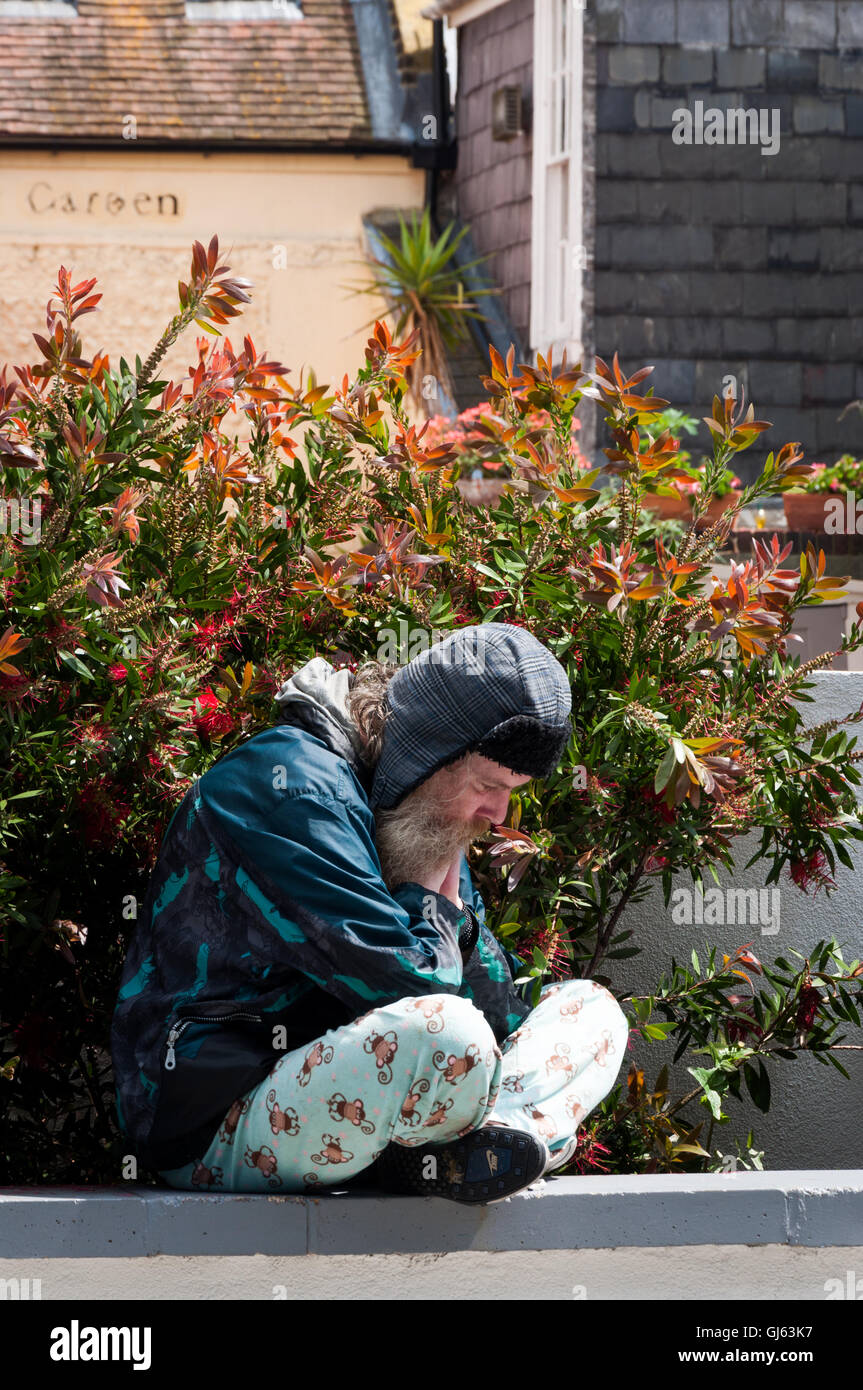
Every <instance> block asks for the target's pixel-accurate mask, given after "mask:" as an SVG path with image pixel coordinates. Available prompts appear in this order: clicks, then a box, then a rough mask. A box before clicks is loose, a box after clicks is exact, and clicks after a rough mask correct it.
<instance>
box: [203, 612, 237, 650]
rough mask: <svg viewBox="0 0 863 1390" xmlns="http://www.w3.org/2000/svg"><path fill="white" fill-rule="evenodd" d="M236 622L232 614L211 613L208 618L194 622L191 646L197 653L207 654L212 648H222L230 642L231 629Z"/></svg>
mask: <svg viewBox="0 0 863 1390" xmlns="http://www.w3.org/2000/svg"><path fill="white" fill-rule="evenodd" d="M236 621H237V620H236V617H235V616H234V614H233V613H219V614H214V613H211V614H210V616H209V617H208V618H206V619H202V620H201V621H196V622H195V629H196V631H195V633H194V636H193V637H192V645H193V646H194V647H195V648H196V650H197V651H199V652H208V651H209V650H210V648H212V647H214V646H216V647H218V646H224V645H225V643H226V642H228V641H229V640H230V637H231V635H232V633H231V629H232V628H233V627H234V624H235V623H236Z"/></svg>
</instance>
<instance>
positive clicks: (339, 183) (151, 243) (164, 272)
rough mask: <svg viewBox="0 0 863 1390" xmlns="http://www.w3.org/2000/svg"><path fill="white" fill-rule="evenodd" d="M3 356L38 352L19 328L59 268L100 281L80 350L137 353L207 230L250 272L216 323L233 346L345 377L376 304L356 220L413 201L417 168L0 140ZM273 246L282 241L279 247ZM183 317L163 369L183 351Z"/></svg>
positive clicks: (388, 159)
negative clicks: (238, 308) (240, 306)
mask: <svg viewBox="0 0 863 1390" xmlns="http://www.w3.org/2000/svg"><path fill="white" fill-rule="evenodd" d="M0 173H2V180H0V188H2V192H0V361H2V362H13V363H20V362H24V361H28V362H33V361H36V360H37V356H38V349H37V348H36V346H35V344H34V342H33V340H32V336H31V334H32V333H33V332H34V331H35V332H44V328H45V305H46V303H47V301H48V298H49V296H50V295H51V292H52V290H53V287H54V285H55V283H56V277H57V270H58V268H59V266H60V265H61V264H63V265H65V266H66V267H67V269H69V270H71V272H72V274H73V276H74V279H75V281H76V282H77V281H78V280H82V279H89V278H90V277H92V276H94V275H95V276H96V277H97V278H98V282H99V283H98V286H97V289H98V290H100V291H101V292H102V294H103V299H102V301H101V303H100V305H99V312H98V313H96V314H91V315H88V316H86V317H85V318H82V319H81V320H79V327H80V331H81V334H82V338H83V344H84V351H85V355H86V354H87V353H88V352H89V353H90V354H92V353H93V352H95V351H97V350H99V349H104V350H107V351H108V353H109V355H110V358H111V362H112V365H116V363H117V361H118V360H119V357H120V356H121V355H123V356H125V357H126V358H127V360H128V361H130V362H134V356H135V353H136V352H137V353H140V355H141V358H142V359H144V358H146V356H147V354H148V353H149V352H150V349H151V348H152V347H153V345H154V344H155V343H156V342H157V340H158V338H159V336H160V334H161V333H162V331H163V329H164V328H165V326H166V325H167V323H168V322H169V320H170V319H171V318H172V316H173V315H174V314H175V313H176V312H177V311H178V308H179V304H178V298H177V281H178V280H179V279H182V280H184V281H186V280H188V276H189V264H190V258H191V248H192V242H193V241H194V240H196V239H197V240H199V241H203V242H204V244H205V245H206V244H207V243H208V242H209V240H210V238H211V237H212V236H213V234H214V233H215V234H217V235H218V237H219V245H220V248H221V252H222V259H223V260H224V261H227V263H228V264H229V265H230V266H231V269H232V271H233V272H234V274H236V275H239V276H243V277H245V278H246V279H249V280H252V281H253V282H254V288H253V290H252V291H251V294H252V303H251V304H250V305H248V306H247V308H246V312H244V313H243V315H242V317H241V318H239V319H237V320H236V321H235V322H236V325H237V327H236V328H235V329H232V328H231V327H230V326H229V327H228V328H227V330H226V331H227V336H228V337H229V338H231V341H232V342H233V344H234V347H235V348H238V347H240V346H241V345H242V339H243V335H244V334H245V333H249V334H251V336H252V338H253V340H254V342H255V346H256V348H258V350H259V351H262V350H263V349H264V348H266V349H267V351H268V352H269V353H270V354H271V355H272V356H278V357H279V358H280V359H281V361H282V362H284V363H285V365H286V366H288V367H290V368H291V369H292V375H291V377H290V378H289V380H291V381H293V382H296V381H298V379H299V369H300V368H301V367H304V368H305V369H307V368H308V367H309V366H310V365H311V366H313V367H314V369H315V371H316V372H317V375H318V380H319V382H321V383H322V384H324V383H328V382H334V381H340V380H341V378H342V376H343V375H344V373H345V372H347V373H348V374H349V375H353V374H354V372H355V371H356V370H357V369H358V368H359V367H360V366H361V365H362V363H363V360H364V359H363V352H364V348H365V343H366V339H367V338H368V336H369V329H368V328H367V327H366V326H365V325H366V324H367V323H368V321H369V320H372V319H373V318H374V317H375V316H380V315H381V314H382V313H383V312H384V311H385V307H386V306H385V305H384V304H383V302H382V301H380V300H378V299H377V298H376V297H375V298H373V297H372V296H370V295H355V296H350V294H349V293H348V292H347V291H346V290H345V289H344V288H343V285H344V284H345V283H349V284H351V285H353V284H356V283H358V282H360V281H364V282H366V283H368V281H369V280H370V277H369V274H368V271H367V270H366V269H365V268H364V267H363V266H361V265H356V264H353V262H354V261H357V260H358V259H359V258H360V257H361V256H362V254H363V241H362V224H361V218H362V214H363V213H364V212H367V211H369V210H370V209H372V208H377V207H390V206H395V207H401V208H407V207H416V208H421V207H422V202H423V172H422V170H418V169H412V168H411V167H410V166H409V164H408V162H407V160H406V159H402V158H400V157H395V156H383V155H376V156H348V155H344V156H343V155H333V156H327V157H324V156H320V155H291V154H266V153H261V154H247V153H245V154H224V153H213V154H209V155H206V154H198V153H195V152H193V153H181V152H161V151H156V152H154V151H145V150H141V151H137V150H134V149H129V150H120V151H117V152H113V151H111V152H101V151H63V152H59V151H48V150H10V149H6V150H0ZM280 248H282V249H280ZM201 333H202V330H201V329H199V328H197V327H196V326H195V325H192V327H191V328H190V329H188V330H187V332H186V333H185V334H184V335H183V337H182V338H181V339H180V340H179V342H178V343H177V344H175V346H174V347H173V348H172V349H171V350H170V351H169V353H168V356H167V357H166V359H165V361H164V364H163V367H162V368H161V370H162V372H164V373H166V374H171V373H173V374H177V373H184V371H185V368H186V367H187V366H188V365H189V363H191V362H194V361H195V360H196V352H195V336H196V334H197V335H199V336H200V335H201Z"/></svg>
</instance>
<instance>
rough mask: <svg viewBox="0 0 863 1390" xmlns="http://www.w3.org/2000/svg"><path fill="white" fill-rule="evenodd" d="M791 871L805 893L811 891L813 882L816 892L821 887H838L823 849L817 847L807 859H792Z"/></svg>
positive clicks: (798, 885)
mask: <svg viewBox="0 0 863 1390" xmlns="http://www.w3.org/2000/svg"><path fill="white" fill-rule="evenodd" d="M789 872H790V874H791V877H792V879H793V880H794V882H795V883H796V884H797V887H798V888H799V889H800V890H801V892H803V893H807V892H808V891H809V887H810V885H811V884H814V885H815V892H816V893H817V892H818V889H819V888H828V887H829V888H835V887H836V883H835V880H834V879H833V878H832V877H831V875H830V873H829V865H828V862H827V857H826V855H825V853H824V851H823V849H816V850H815V851H814V852H813V853H812V854H810V855H809V857H808V858H807V859H792V861H791V866H790V869H789Z"/></svg>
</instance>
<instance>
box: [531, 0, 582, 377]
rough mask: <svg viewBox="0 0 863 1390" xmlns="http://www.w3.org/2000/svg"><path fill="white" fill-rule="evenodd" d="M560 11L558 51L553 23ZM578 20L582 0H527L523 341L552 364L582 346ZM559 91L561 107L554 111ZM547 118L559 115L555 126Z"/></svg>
mask: <svg viewBox="0 0 863 1390" xmlns="http://www.w3.org/2000/svg"><path fill="white" fill-rule="evenodd" d="M563 14H565V18H566V25H567V27H566V38H567V42H566V54H565V58H564V59H562V58H561V48H562V44H561V43H560V27H559V26H560V24H561V17H562V15H563ZM583 21H584V5H583V0H535V3H534V19H533V104H534V114H533V182H532V192H533V206H532V210H531V302H530V344H529V347H530V353H531V361H532V363H533V364H534V365H535V364H536V359H537V354H538V353H542V355H543V356H545V355H546V353H547V352H548V349H549V348H552V350H553V352H554V360H555V363H556V364H557V365H559V364H560V360H561V358H562V355H563V349H564V348H566V358H567V365H568V366H572V365H574V364H575V363H576V362H578V361H580V359H581V358H582V356H583V352H584V347H583V344H582V341H581V333H582V285H583V277H582V266H583V264H584V252H583V247H584V209H583V180H582V167H583V162H584V154H583V150H584V139H583V134H584V132H583V125H582V110H583V85H584V55H583V38H584V26H583ZM564 92H565V94H566V101H565V107H564V113H565V115H564V118H563V119H560V118H561V96H562V95H563V93H564ZM553 121H554V122H556V123H557V122H558V121H559V125H558V129H557V130H556V131H553V125H552V122H553ZM555 137H556V138H555ZM564 214H565V220H564V217H563V215H564Z"/></svg>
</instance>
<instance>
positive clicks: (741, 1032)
mask: <svg viewBox="0 0 863 1390" xmlns="http://www.w3.org/2000/svg"><path fill="white" fill-rule="evenodd" d="M727 999H728V1003H729V1004H730V1005H731V1007H732V1008H733V1009H736V1010H737V1011H738V1013H744V1014H746V1015H747V1017H748V1018H750V1019H751V1020H752V1022H751V1023H746V1022H744V1020H743V1019H742V1018H731V1019H729V1020H728V1022H727V1023H726V1025H725V1031H726V1033H727V1035H728V1041H729V1042H741V1043H745V1042H746V1039H747V1038H748V1037H749V1034H750V1033H752V1034H754V1036H755V1037H756V1038H762V1037H763V1036H764V1029H763V1028H761V1027H760V1025H759V1024H758V1023H757V1022H756V1021H755V1015H754V1013H753V1012H752V1009H751V1008H750V1007H749V1006H748V1005H746V1004H744V1002H743V1000H742V999H741V997H740V995H739V994H729V995H728V996H727Z"/></svg>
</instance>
